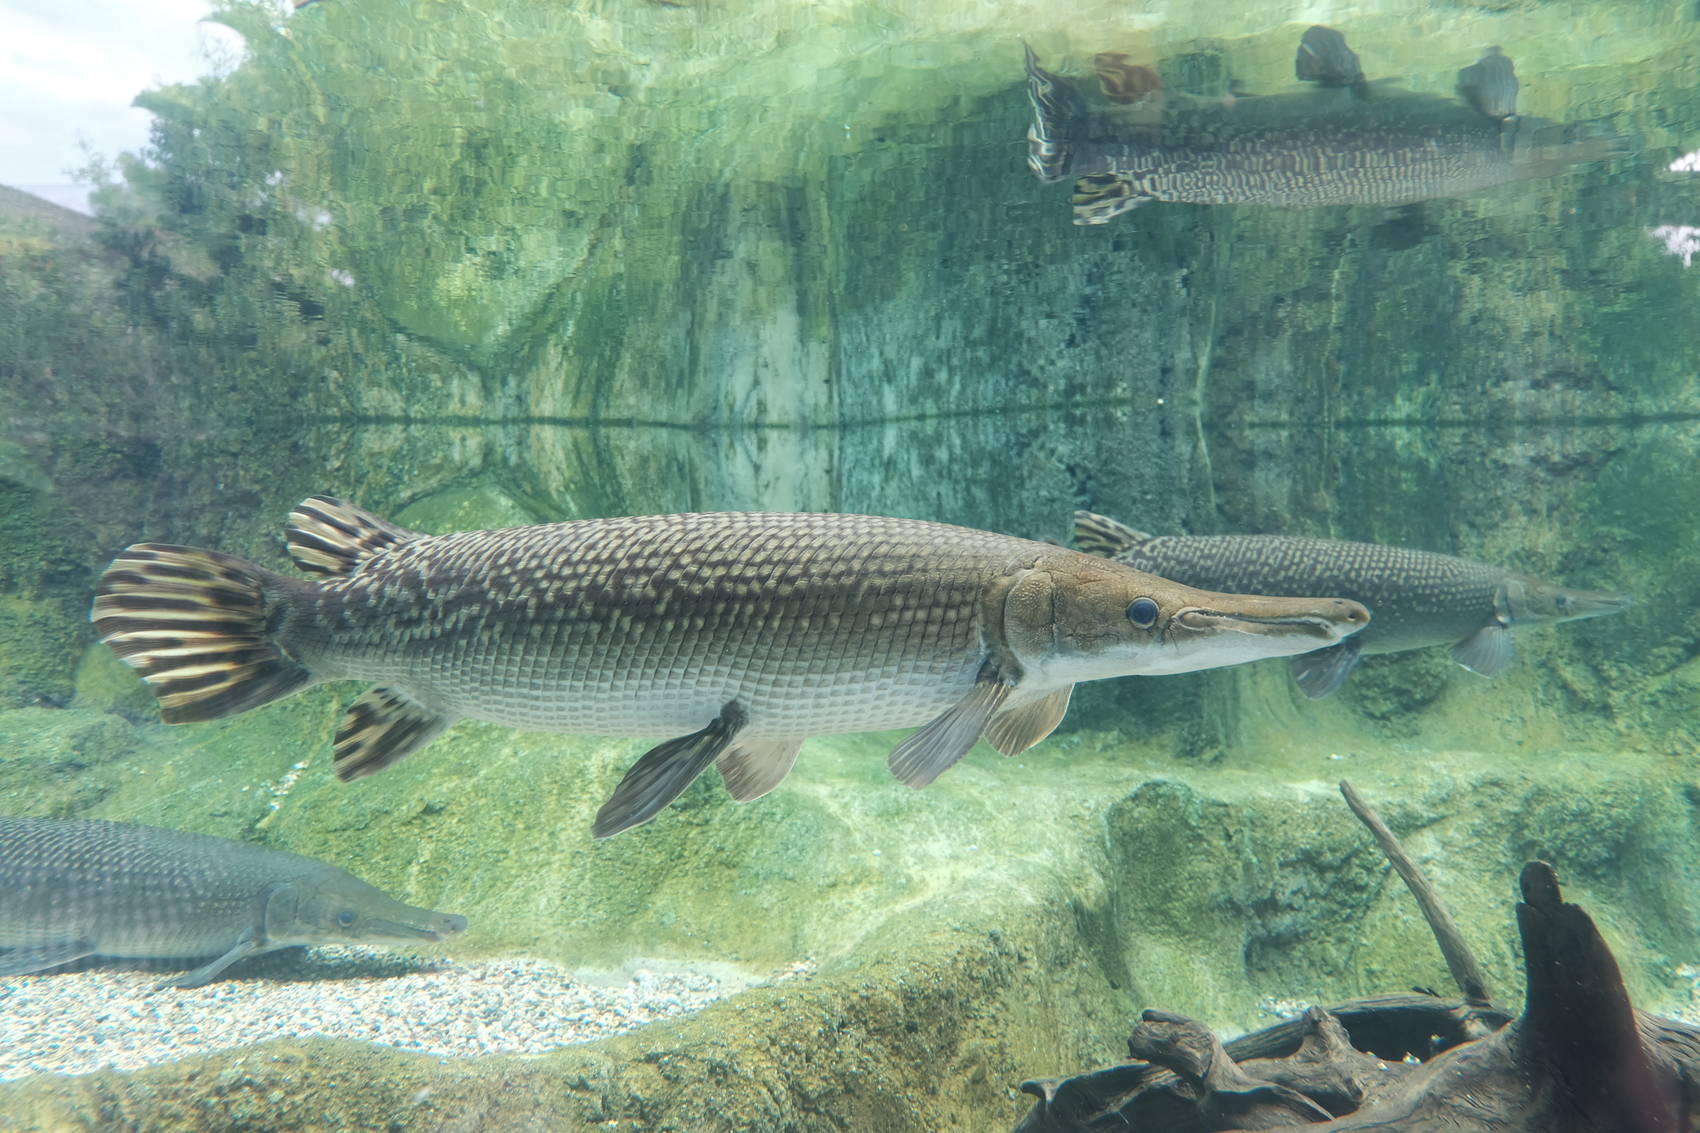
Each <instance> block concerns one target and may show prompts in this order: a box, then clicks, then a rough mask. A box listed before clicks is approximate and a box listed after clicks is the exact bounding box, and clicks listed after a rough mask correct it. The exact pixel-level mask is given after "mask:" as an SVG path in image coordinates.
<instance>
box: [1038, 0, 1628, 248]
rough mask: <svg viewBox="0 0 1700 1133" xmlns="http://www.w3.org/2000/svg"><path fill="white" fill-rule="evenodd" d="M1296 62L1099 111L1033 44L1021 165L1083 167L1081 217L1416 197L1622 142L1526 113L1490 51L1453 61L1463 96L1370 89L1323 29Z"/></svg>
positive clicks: (1501, 178) (1603, 151) (1604, 150)
mask: <svg viewBox="0 0 1700 1133" xmlns="http://www.w3.org/2000/svg"><path fill="white" fill-rule="evenodd" d="M1297 73H1298V75H1299V77H1300V78H1302V79H1305V80H1307V81H1308V82H1310V83H1312V84H1313V86H1312V87H1311V88H1309V89H1305V90H1300V91H1296V92H1290V93H1281V94H1276V95H1267V96H1261V97H1256V98H1238V99H1227V100H1220V99H1202V98H1188V97H1187V96H1184V95H1173V96H1171V95H1167V94H1164V93H1162V92H1158V93H1156V94H1154V95H1152V96H1151V97H1150V98H1149V99H1147V100H1145V101H1144V102H1143V103H1140V104H1136V105H1131V106H1110V107H1105V108H1103V109H1098V110H1093V109H1089V108H1088V104H1087V102H1086V99H1085V98H1084V97H1083V96H1082V95H1081V93H1080V91H1079V90H1078V89H1076V87H1075V86H1074V84H1073V83H1072V82H1070V81H1069V80H1068V79H1066V78H1063V77H1062V76H1060V75H1056V74H1053V73H1051V72H1049V71H1047V70H1045V69H1044V68H1043V67H1041V66H1039V62H1038V58H1037V57H1036V56H1035V55H1034V54H1033V52H1032V50H1031V49H1028V51H1027V86H1028V97H1029V100H1030V102H1031V103H1032V107H1033V124H1032V127H1031V128H1030V129H1029V131H1028V135H1027V137H1028V159H1027V160H1028V165H1029V167H1031V169H1032V170H1033V172H1034V174H1035V175H1036V176H1037V177H1038V178H1039V179H1040V180H1041V181H1045V182H1052V181H1059V180H1062V179H1064V178H1075V179H1076V183H1075V194H1074V198H1073V203H1074V222H1075V223H1076V224H1103V223H1105V222H1106V221H1108V220H1110V219H1111V218H1113V217H1115V216H1118V215H1120V214H1121V213H1123V212H1126V211H1127V210H1129V209H1132V208H1135V207H1137V206H1139V205H1141V204H1144V203H1146V202H1148V201H1189V202H1193V203H1198V204H1249V205H1271V206H1276V207H1282V208H1312V207H1317V206H1323V205H1353V204H1366V205H1402V204H1410V203H1414V202H1417V201H1424V200H1430V199H1433V198H1438V197H1456V196H1463V195H1465V194H1469V193H1474V192H1478V191H1480V190H1483V189H1487V188H1491V187H1493V186H1495V185H1502V184H1506V183H1508V182H1512V181H1522V180H1528V179H1532V178H1542V177H1552V176H1555V175H1557V174H1558V173H1560V172H1562V171H1563V170H1564V169H1566V168H1568V167H1569V166H1571V165H1574V164H1577V163H1579V162H1589V161H1598V160H1600V159H1602V158H1605V157H1610V156H1612V155H1614V154H1618V153H1621V152H1623V150H1624V141H1623V139H1620V138H1618V137H1615V136H1613V135H1611V133H1610V131H1609V129H1608V128H1607V127H1605V126H1604V125H1602V124H1598V123H1575V124H1564V123H1559V122H1554V121H1551V120H1550V119H1544V118H1530V117H1523V116H1519V115H1517V114H1516V113H1515V101H1516V93H1517V85H1518V84H1517V79H1516V76H1515V74H1514V72H1513V70H1512V66H1511V60H1510V59H1509V58H1507V57H1506V56H1504V55H1503V54H1500V53H1499V51H1498V49H1497V48H1495V49H1494V50H1493V51H1492V52H1490V53H1489V54H1488V55H1486V56H1484V57H1483V58H1482V59H1481V60H1480V61H1479V62H1477V63H1475V64H1473V65H1471V66H1470V67H1466V68H1464V69H1463V70H1462V71H1460V72H1459V78H1458V89H1459V93H1460V95H1461V96H1462V101H1460V100H1455V99H1450V98H1442V97H1438V96H1435V95H1430V94H1420V93H1414V92H1409V91H1400V90H1397V89H1393V88H1391V87H1385V86H1380V85H1377V86H1373V87H1371V86H1370V85H1368V84H1367V83H1365V82H1364V79H1363V73H1362V71H1361V70H1359V69H1358V61H1357V56H1356V55H1355V54H1354V53H1353V52H1352V51H1351V50H1350V49H1349V48H1347V47H1346V44H1345V40H1344V39H1343V38H1342V37H1340V34H1339V33H1338V32H1336V31H1333V29H1330V28H1323V27H1315V28H1312V29H1310V31H1308V32H1307V33H1306V34H1305V38H1304V41H1303V42H1302V43H1301V45H1300V49H1299V56H1298V60H1297Z"/></svg>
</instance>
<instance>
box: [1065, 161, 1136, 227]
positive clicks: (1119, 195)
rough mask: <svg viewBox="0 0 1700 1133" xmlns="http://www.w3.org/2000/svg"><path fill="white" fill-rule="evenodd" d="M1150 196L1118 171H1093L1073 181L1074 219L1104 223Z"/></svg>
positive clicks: (1081, 221) (1090, 222)
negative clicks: (1087, 175) (1088, 175)
mask: <svg viewBox="0 0 1700 1133" xmlns="http://www.w3.org/2000/svg"><path fill="white" fill-rule="evenodd" d="M1150 199H1151V197H1150V195H1149V194H1146V193H1142V192H1140V191H1139V190H1138V189H1137V188H1135V187H1134V184H1133V182H1132V181H1131V180H1129V179H1128V178H1126V177H1123V176H1122V175H1121V174H1119V173H1094V174H1093V175H1092V176H1090V177H1082V178H1080V179H1079V180H1078V181H1076V182H1075V183H1074V195H1073V196H1072V197H1070V198H1069V203H1070V204H1072V205H1073V206H1074V223H1076V224H1108V223H1110V221H1112V220H1114V219H1115V218H1116V217H1118V216H1120V215H1121V214H1122V213H1124V212H1132V211H1133V210H1134V209H1136V208H1138V207H1139V206H1140V205H1142V204H1145V203H1146V202H1147V201H1149V200H1150Z"/></svg>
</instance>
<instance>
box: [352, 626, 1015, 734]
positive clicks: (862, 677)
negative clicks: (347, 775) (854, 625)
mask: <svg viewBox="0 0 1700 1133" xmlns="http://www.w3.org/2000/svg"><path fill="white" fill-rule="evenodd" d="M764 652H765V651H761V650H740V649H728V650H721V651H719V652H718V654H717V655H713V656H711V655H709V652H708V651H705V650H698V649H691V648H689V647H686V648H683V649H680V650H678V651H675V652H672V653H671V655H670V656H663V655H660V653H659V651H646V653H648V655H647V656H643V657H633V658H632V659H631V661H630V663H627V664H621V665H614V666H605V667H597V668H590V667H588V666H563V665H562V664H560V663H559V662H557V661H553V660H551V659H547V658H538V657H525V656H509V657H505V658H491V659H489V660H491V661H493V662H494V663H492V664H481V665H471V666H467V667H464V668H460V669H458V670H457V671H454V672H448V671H445V667H444V666H440V665H430V666H426V667H424V668H423V669H422V670H421V669H415V668H414V667H412V666H408V667H405V668H404V667H401V666H394V667H392V666H386V665H375V666H372V667H370V668H367V669H365V670H364V671H363V673H362V675H363V676H365V677H367V678H368V679H372V680H375V681H377V682H378V683H379V684H382V685H388V686H391V687H394V688H397V689H401V690H403V691H405V692H407V693H409V694H411V695H412V696H414V697H415V698H417V699H418V700H419V701H420V702H421V703H423V704H425V705H427V706H429V707H431V708H433V709H436V710H438V711H440V712H443V713H444V714H446V715H451V716H459V717H467V718H472V719H478V720H485V721H489V722H491V723H496V724H503V725H507V726H509V727H514V728H522V729H527V730H535V731H547V732H567V733H572V734H576V735H587V736H661V737H666V736H676V735H685V734H688V733H690V732H695V731H697V730H698V729H700V728H703V727H704V726H706V725H707V724H708V723H709V722H710V721H712V720H713V719H714V718H715V717H717V716H718V715H720V712H721V710H722V709H723V708H724V707H725V706H726V704H727V703H729V702H733V701H735V702H737V704H738V706H739V707H740V708H741V709H742V710H743V712H744V715H745V718H746V721H747V722H746V723H745V725H744V728H743V730H742V732H741V733H740V734H741V735H743V736H745V737H747V738H750V739H757V738H804V737H808V736H821V735H832V734H836V733H843V732H871V731H881V730H885V729H891V728H909V727H918V726H920V725H922V724H925V723H927V722H928V721H929V720H932V719H933V718H934V717H936V716H938V715H939V714H940V713H942V712H944V711H945V710H947V709H949V708H950V707H951V706H952V705H954V704H955V703H956V702H957V701H959V700H960V699H962V697H963V696H965V695H966V694H967V693H968V691H969V689H970V688H972V687H973V684H974V680H975V678H976V677H977V676H978V675H979V671H980V666H981V664H982V662H983V659H984V658H983V653H982V652H981V651H980V650H978V649H976V650H973V651H972V652H967V651H959V652H958V653H957V655H956V656H954V657H943V656H940V657H935V658H931V659H921V658H916V657H912V656H911V657H888V658H886V659H884V660H883V661H881V662H878V663H872V664H870V663H860V664H857V663H846V662H850V661H851V659H849V658H840V659H834V660H836V661H838V662H839V663H830V662H829V663H828V664H826V665H824V666H822V665H818V664H817V665H808V664H803V663H800V662H797V661H789V660H787V659H786V658H784V657H782V656H781V657H776V656H773V655H771V654H766V655H763V654H764ZM385 669H389V670H390V671H388V672H385V671H383V670H385Z"/></svg>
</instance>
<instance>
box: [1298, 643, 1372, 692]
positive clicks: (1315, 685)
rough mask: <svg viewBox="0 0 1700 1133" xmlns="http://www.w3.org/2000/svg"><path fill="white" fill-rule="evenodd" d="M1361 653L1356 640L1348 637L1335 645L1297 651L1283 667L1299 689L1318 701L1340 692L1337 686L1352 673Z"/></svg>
mask: <svg viewBox="0 0 1700 1133" xmlns="http://www.w3.org/2000/svg"><path fill="white" fill-rule="evenodd" d="M1362 656H1363V648H1362V647H1361V646H1360V645H1359V644H1358V642H1357V639H1356V638H1351V637H1348V638H1347V639H1346V640H1345V641H1342V642H1341V643H1340V644H1338V645H1330V646H1329V647H1328V648H1326V649H1315V650H1312V651H1311V652H1309V653H1300V654H1299V655H1298V656H1297V657H1294V658H1293V659H1292V660H1291V661H1288V662H1287V667H1288V668H1289V669H1290V670H1291V671H1292V674H1293V680H1295V681H1297V682H1298V686H1299V691H1300V692H1302V693H1304V694H1305V695H1306V696H1308V697H1310V698H1311V699H1312V700H1321V699H1322V698H1323V697H1325V696H1332V695H1333V694H1334V693H1336V692H1339V691H1340V686H1341V685H1343V684H1345V683H1346V678H1347V677H1349V676H1351V675H1352V670H1353V669H1354V668H1356V667H1357V664H1358V661H1359V659H1360V658H1362Z"/></svg>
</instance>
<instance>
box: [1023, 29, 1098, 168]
mask: <svg viewBox="0 0 1700 1133" xmlns="http://www.w3.org/2000/svg"><path fill="white" fill-rule="evenodd" d="M1021 49H1022V51H1024V52H1026V55H1027V101H1028V102H1029V103H1031V104H1032V106H1033V124H1032V125H1031V126H1029V127H1028V129H1027V168H1029V169H1031V170H1032V171H1033V175H1034V176H1035V177H1037V178H1038V179H1039V180H1041V181H1044V182H1046V183H1047V184H1049V183H1050V182H1052V181H1061V180H1062V179H1063V178H1064V177H1065V176H1067V175H1068V165H1069V160H1070V158H1071V157H1072V156H1073V149H1074V136H1075V134H1076V133H1078V132H1079V129H1080V126H1081V124H1082V123H1084V122H1085V121H1086V101H1085V100H1084V99H1083V98H1081V97H1080V92H1079V91H1078V90H1076V89H1075V87H1074V84H1073V83H1071V82H1069V81H1068V80H1067V79H1065V78H1063V77H1062V76H1061V75H1053V74H1052V73H1051V72H1049V71H1047V70H1045V69H1044V68H1043V67H1041V66H1039V57H1038V56H1037V55H1035V54H1033V49H1032V48H1031V47H1028V46H1027V45H1026V44H1025V43H1024V44H1022V45H1021Z"/></svg>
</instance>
